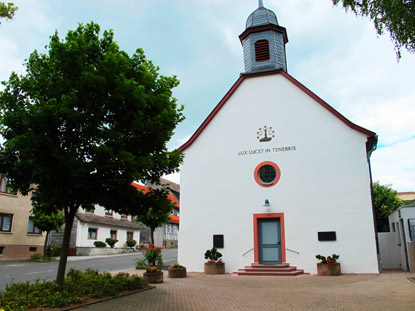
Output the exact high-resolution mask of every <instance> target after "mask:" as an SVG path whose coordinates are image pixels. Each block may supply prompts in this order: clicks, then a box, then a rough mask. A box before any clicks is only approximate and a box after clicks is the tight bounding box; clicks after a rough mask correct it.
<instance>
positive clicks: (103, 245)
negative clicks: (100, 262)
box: [94, 241, 107, 247]
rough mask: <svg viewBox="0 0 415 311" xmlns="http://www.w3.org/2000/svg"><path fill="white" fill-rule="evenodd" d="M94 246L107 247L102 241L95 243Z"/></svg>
mask: <svg viewBox="0 0 415 311" xmlns="http://www.w3.org/2000/svg"><path fill="white" fill-rule="evenodd" d="M94 245H95V247H107V244H105V243H104V242H102V241H95V242H94Z"/></svg>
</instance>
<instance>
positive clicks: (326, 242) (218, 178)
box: [178, 1, 379, 274]
mask: <svg viewBox="0 0 415 311" xmlns="http://www.w3.org/2000/svg"><path fill="white" fill-rule="evenodd" d="M239 38H240V41H241V43H242V47H243V53H244V63H245V72H244V73H242V74H241V75H240V77H239V79H238V80H237V81H236V82H235V84H234V85H233V86H232V87H231V89H230V90H229V91H228V93H226V95H225V96H224V97H223V99H222V100H221V101H220V102H219V104H218V105H217V106H216V107H215V108H214V110H213V111H212V112H211V113H210V115H209V116H208V117H207V118H206V120H205V121H204V122H203V123H202V124H201V126H200V127H199V128H198V130H197V131H196V132H195V133H194V134H193V136H192V137H191V138H190V139H189V140H188V141H187V142H186V143H185V144H184V145H183V146H181V147H180V150H181V151H182V152H183V153H184V155H185V158H184V162H183V164H182V167H181V180H180V183H181V185H180V187H181V202H180V205H181V215H180V216H181V217H180V237H179V240H180V243H179V251H178V260H179V262H180V264H183V265H184V266H186V267H187V269H188V271H203V267H204V263H205V262H206V260H205V259H204V253H205V251H206V250H207V249H210V248H212V247H213V246H214V245H215V246H217V247H218V250H219V251H220V252H221V253H222V254H223V257H222V259H223V261H224V262H225V264H226V272H227V273H233V272H237V271H238V270H239V269H243V268H244V267H245V266H249V265H251V264H252V263H260V264H265V265H277V264H284V263H289V264H290V265H292V266H296V267H297V268H298V269H302V270H304V272H307V273H312V274H315V273H317V267H316V264H317V263H318V262H319V261H318V260H317V259H316V258H315V256H316V255H317V254H321V255H323V256H328V255H332V254H333V253H336V254H338V255H340V259H339V260H338V262H340V264H341V270H342V273H379V266H378V255H377V253H378V252H377V246H376V245H377V244H376V232H375V226H374V216H373V208H372V197H371V172H370V155H371V153H372V151H373V150H375V148H376V143H377V136H376V134H375V133H374V132H372V131H369V130H367V129H364V128H362V127H360V126H358V125H356V124H354V123H352V122H350V121H349V120H348V119H346V118H345V117H344V116H343V115H341V114H340V113H339V112H338V111H336V110H335V109H333V108H332V107H331V106H329V104H327V103H326V102H324V101H323V100H322V99H320V98H319V97H318V96H317V95H316V94H314V93H313V92H312V91H310V90H309V89H307V88H306V87H305V86H304V85H302V84H301V83H300V82H298V81H297V80H296V79H295V78H293V77H292V76H290V75H289V74H288V73H287V61H286V52H285V51H286V50H285V44H286V43H287V42H288V38H287V32H286V29H285V28H283V27H281V26H279V24H278V21H277V17H276V15H275V14H274V12H272V11H271V10H269V9H267V8H265V7H264V6H263V3H262V1H259V7H258V9H256V10H255V11H254V12H253V13H252V14H251V15H250V16H249V17H248V19H247V22H246V29H245V31H244V32H243V33H242V34H241V35H240V36H239Z"/></svg>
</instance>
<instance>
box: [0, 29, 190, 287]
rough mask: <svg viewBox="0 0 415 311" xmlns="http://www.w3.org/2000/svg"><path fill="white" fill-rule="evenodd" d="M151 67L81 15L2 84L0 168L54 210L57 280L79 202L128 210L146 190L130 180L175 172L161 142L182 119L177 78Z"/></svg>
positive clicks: (136, 210) (136, 207)
mask: <svg viewBox="0 0 415 311" xmlns="http://www.w3.org/2000/svg"><path fill="white" fill-rule="evenodd" d="M158 70H159V68H158V67H155V66H154V65H153V64H152V62H151V61H149V60H147V59H146V57H145V55H144V52H143V50H141V49H138V50H137V51H136V52H135V53H134V54H133V55H132V56H131V57H130V56H129V55H128V54H127V53H126V52H124V51H121V50H120V49H119V46H118V44H117V43H116V42H115V41H114V34H113V32H112V31H111V30H109V31H104V33H103V36H102V37H101V36H100V27H99V25H97V24H95V23H93V22H91V23H89V24H87V25H82V24H80V25H79V26H78V28H77V29H76V30H70V31H69V32H68V33H67V35H66V37H65V39H62V40H61V38H60V37H59V35H58V33H57V32H56V33H55V34H54V35H52V36H51V38H50V43H49V45H48V46H47V53H45V54H42V53H39V52H38V51H34V52H33V53H32V54H31V55H30V57H29V58H28V60H27V62H26V74H24V75H17V74H16V73H12V74H11V76H10V78H9V80H8V81H7V82H5V83H3V84H4V86H5V89H4V91H3V92H1V93H0V124H1V125H0V134H1V135H2V136H3V137H4V139H5V143H4V146H2V147H1V149H0V172H4V173H6V174H7V176H8V178H9V179H10V182H11V183H12V185H13V186H14V187H15V189H16V190H18V191H20V192H21V193H22V194H23V195H26V194H28V193H29V191H32V190H34V189H35V190H36V191H35V192H36V196H33V197H32V202H33V204H34V205H35V206H38V207H39V209H40V210H44V211H45V213H54V212H57V211H60V210H62V211H63V212H64V215H65V229H64V239H63V243H62V247H61V262H60V265H59V269H58V276H57V281H58V283H59V284H63V278H64V275H65V269H66V259H67V254H68V248H69V238H70V231H71V229H72V224H73V220H74V217H75V214H76V212H77V210H78V208H79V207H80V206H82V207H83V208H86V209H90V208H92V206H93V205H94V204H99V205H101V206H103V207H105V208H106V209H112V210H114V211H115V212H118V213H120V214H132V215H138V214H140V212H141V211H142V210H143V209H144V208H146V203H147V201H148V200H149V196H150V194H149V195H144V194H143V193H141V192H140V191H137V190H136V188H135V187H133V186H132V182H133V181H135V180H136V181H139V180H141V181H143V182H150V183H155V182H157V181H158V180H159V178H160V176H162V175H163V174H169V173H173V172H176V171H177V170H178V166H179V164H180V162H181V161H182V154H181V153H180V152H179V151H178V150H174V151H168V150H167V147H166V143H167V141H169V140H170V138H171V136H172V135H173V131H174V128H175V127H176V125H177V124H178V123H179V122H180V121H182V119H183V115H182V113H181V111H182V108H179V107H178V106H177V103H176V99H175V98H173V97H172V88H174V87H176V86H177V85H178V84H179V82H178V80H177V78H176V77H175V76H171V77H165V76H161V75H159V73H158ZM33 185H35V186H33ZM157 198H159V197H158V196H157ZM154 200H155V199H154Z"/></svg>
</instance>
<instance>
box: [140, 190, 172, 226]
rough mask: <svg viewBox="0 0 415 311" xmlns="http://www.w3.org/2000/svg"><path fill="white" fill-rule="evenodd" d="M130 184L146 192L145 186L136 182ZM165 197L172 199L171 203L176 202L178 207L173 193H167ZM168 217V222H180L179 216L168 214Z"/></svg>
mask: <svg viewBox="0 0 415 311" xmlns="http://www.w3.org/2000/svg"><path fill="white" fill-rule="evenodd" d="M132 185H133V186H134V187H136V188H137V189H138V190H139V191H142V192H143V193H147V192H148V191H149V190H148V188H147V187H146V186H142V185H140V184H137V183H135V182H134V183H132ZM167 197H168V198H169V199H170V201H172V202H173V203H175V204H176V207H177V208H180V203H179V201H177V200H176V198H175V197H174V196H173V195H171V194H168V195H167ZM169 217H170V221H169V222H172V223H176V224H178V223H179V222H180V217H179V216H174V215H170V216H169Z"/></svg>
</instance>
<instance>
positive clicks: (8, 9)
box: [0, 2, 18, 24]
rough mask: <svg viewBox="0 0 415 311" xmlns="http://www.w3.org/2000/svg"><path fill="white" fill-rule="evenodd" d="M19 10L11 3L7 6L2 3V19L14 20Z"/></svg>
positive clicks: (0, 3) (0, 5)
mask: <svg viewBox="0 0 415 311" xmlns="http://www.w3.org/2000/svg"><path fill="white" fill-rule="evenodd" d="M17 9H18V7H17V6H15V5H14V4H13V3H11V2H9V3H7V4H6V3H4V2H0V19H2V18H5V19H6V20H8V19H13V16H14V14H15V13H16V11H17ZM0 24H1V23H0Z"/></svg>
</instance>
